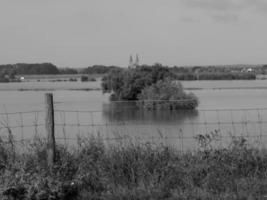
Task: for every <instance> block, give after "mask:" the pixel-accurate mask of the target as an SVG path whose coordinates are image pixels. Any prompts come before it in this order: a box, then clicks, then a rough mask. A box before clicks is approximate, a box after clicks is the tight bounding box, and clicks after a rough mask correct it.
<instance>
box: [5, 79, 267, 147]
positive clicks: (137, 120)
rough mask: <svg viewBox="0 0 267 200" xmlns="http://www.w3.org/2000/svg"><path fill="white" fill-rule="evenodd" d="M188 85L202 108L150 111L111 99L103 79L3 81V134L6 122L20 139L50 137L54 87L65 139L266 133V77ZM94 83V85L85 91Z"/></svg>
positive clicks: (58, 125)
mask: <svg viewBox="0 0 267 200" xmlns="http://www.w3.org/2000/svg"><path fill="white" fill-rule="evenodd" d="M183 85H184V88H187V89H188V92H193V93H195V94H196V95H197V96H198V98H199V100H200V104H199V107H198V109H197V110H196V111H166V110H165V111H164V110H163V111H144V110H141V109H138V107H136V105H134V104H133V103H126V102H122V103H116V104H110V102H109V95H108V94H102V91H101V90H95V89H97V88H100V80H98V81H97V82H87V83H81V82H75V83H71V82H66V83H65V82H59V83H43V82H38V83H35V82H27V83H7V84H0V90H1V91H0V94H1V98H0V110H1V112H0V113H1V116H0V117H1V121H2V123H1V125H2V128H1V129H0V134H2V135H5V134H6V132H7V131H6V129H5V128H4V127H5V125H7V124H8V126H10V127H13V128H12V132H13V133H14V135H15V136H16V137H17V138H18V139H21V138H30V137H32V136H34V135H36V134H37V135H42V136H44V135H45V130H44V118H45V116H44V115H45V113H44V112H43V111H44V94H45V93H46V92H49V91H51V92H53V94H54V101H55V119H56V130H57V132H56V134H57V138H58V139H59V140H61V139H65V140H66V139H69V140H71V139H75V138H76V136H77V135H88V134H91V133H93V134H97V133H100V134H102V135H103V137H105V138H110V139H111V138H118V137H122V136H125V135H127V136H131V137H134V138H141V139H149V140H151V139H155V140H157V139H162V138H165V139H164V141H165V142H167V143H170V144H176V143H177V141H179V142H181V141H180V140H179V138H183V139H187V140H188V141H189V140H192V141H191V142H184V141H183V145H189V146H190V145H192V144H193V142H194V141H193V139H192V138H193V137H194V136H195V135H197V134H205V133H208V132H212V131H215V130H216V131H219V135H220V136H221V137H226V136H229V134H232V135H244V136H248V137H251V136H253V135H254V136H263V135H264V133H266V131H267V124H266V122H267V110H266V109H267V101H266V99H267V89H264V87H265V86H267V81H266V80H262V81H258V80H257V81H188V82H183ZM21 88H23V90H22V91H17V89H21ZM89 88H90V89H94V90H92V91H83V89H89ZM196 88H198V89H196ZM31 89H33V90H35V91H31ZM23 112H28V113H23ZM6 113H11V114H6Z"/></svg>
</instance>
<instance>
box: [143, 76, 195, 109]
mask: <svg viewBox="0 0 267 200" xmlns="http://www.w3.org/2000/svg"><path fill="white" fill-rule="evenodd" d="M138 99H139V100H140V105H142V106H143V107H145V108H147V109H150V110H157V109H168V110H177V109H195V108H196V107H197V106H198V98H197V97H196V96H195V95H194V94H193V93H189V94H187V93H185V92H184V90H183V87H182V84H181V83H180V82H174V81H172V80H168V79H167V80H160V81H158V82H157V83H155V84H152V85H151V86H148V87H146V88H144V89H143V90H142V92H141V94H139V96H138Z"/></svg>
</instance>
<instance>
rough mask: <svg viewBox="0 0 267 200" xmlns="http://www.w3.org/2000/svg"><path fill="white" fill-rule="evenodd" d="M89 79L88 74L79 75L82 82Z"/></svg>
mask: <svg viewBox="0 0 267 200" xmlns="http://www.w3.org/2000/svg"><path fill="white" fill-rule="evenodd" d="M88 80H89V79H88V76H81V81H82V82H87V81H88Z"/></svg>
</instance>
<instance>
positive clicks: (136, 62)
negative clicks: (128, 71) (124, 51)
mask: <svg viewBox="0 0 267 200" xmlns="http://www.w3.org/2000/svg"><path fill="white" fill-rule="evenodd" d="M138 65H139V57H138V55H137V54H136V57H135V62H134V61H133V57H132V55H130V60H129V66H128V67H129V68H135V67H137V66H138Z"/></svg>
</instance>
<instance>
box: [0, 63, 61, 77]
mask: <svg viewBox="0 0 267 200" xmlns="http://www.w3.org/2000/svg"><path fill="white" fill-rule="evenodd" d="M0 74H4V75H8V76H9V77H12V76H13V77H14V75H17V74H27V75H28V74H59V70H58V68H57V67H56V66H55V65H53V64H51V63H42V64H22V63H19V64H15V65H0Z"/></svg>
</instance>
